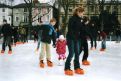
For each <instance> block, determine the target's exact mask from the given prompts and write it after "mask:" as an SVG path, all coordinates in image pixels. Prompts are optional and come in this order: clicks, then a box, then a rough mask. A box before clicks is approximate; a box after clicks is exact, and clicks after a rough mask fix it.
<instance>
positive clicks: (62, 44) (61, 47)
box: [56, 35, 66, 65]
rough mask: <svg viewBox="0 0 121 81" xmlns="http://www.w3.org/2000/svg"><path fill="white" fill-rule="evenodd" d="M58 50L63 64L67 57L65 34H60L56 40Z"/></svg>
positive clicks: (60, 62)
mask: <svg viewBox="0 0 121 81" xmlns="http://www.w3.org/2000/svg"><path fill="white" fill-rule="evenodd" d="M56 52H57V54H58V56H59V57H58V60H59V65H63V63H64V60H65V59H66V55H65V53H66V39H65V38H64V36H63V35H60V36H59V38H58V40H57V42H56Z"/></svg>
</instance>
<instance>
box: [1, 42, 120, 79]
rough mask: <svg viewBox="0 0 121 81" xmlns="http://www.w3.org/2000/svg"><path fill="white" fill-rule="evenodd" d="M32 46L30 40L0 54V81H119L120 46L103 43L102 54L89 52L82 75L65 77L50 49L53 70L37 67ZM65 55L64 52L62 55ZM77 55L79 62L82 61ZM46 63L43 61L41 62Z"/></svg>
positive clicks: (95, 51)
mask: <svg viewBox="0 0 121 81" xmlns="http://www.w3.org/2000/svg"><path fill="white" fill-rule="evenodd" d="M0 48H1V45H0ZM35 48H36V43H33V41H30V42H29V43H27V44H24V45H18V46H17V47H13V54H12V55H8V54H7V52H8V51H7V50H8V49H7V50H6V52H5V54H0V81H120V80H121V44H116V43H115V42H107V49H106V52H100V51H99V49H100V42H98V48H97V49H96V50H94V51H92V50H90V51H89V53H90V55H89V58H88V60H89V61H90V62H91V65H90V66H82V65H81V68H83V69H84V70H85V74H84V75H77V74H74V76H65V75H64V66H59V65H58V56H57V54H56V52H55V48H53V47H51V49H52V51H51V54H52V61H53V62H54V67H52V68H49V67H47V66H46V67H45V68H44V69H42V68H40V67H39V59H38V58H39V52H35ZM67 54H68V52H67V53H66V55H67ZM82 55H83V54H81V56H80V63H81V59H82ZM45 63H46V61H45Z"/></svg>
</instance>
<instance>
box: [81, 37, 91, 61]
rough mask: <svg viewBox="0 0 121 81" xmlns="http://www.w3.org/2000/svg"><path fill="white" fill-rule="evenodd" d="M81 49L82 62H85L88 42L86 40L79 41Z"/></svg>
mask: <svg viewBox="0 0 121 81" xmlns="http://www.w3.org/2000/svg"><path fill="white" fill-rule="evenodd" d="M81 48H82V49H83V51H84V54H83V58H82V61H84V60H87V58H88V55H89V51H88V42H87V40H86V39H82V40H81Z"/></svg>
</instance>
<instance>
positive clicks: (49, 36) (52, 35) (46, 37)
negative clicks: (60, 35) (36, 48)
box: [39, 24, 56, 45]
mask: <svg viewBox="0 0 121 81" xmlns="http://www.w3.org/2000/svg"><path fill="white" fill-rule="evenodd" d="M39 30H42V35H41V36H42V37H41V41H42V42H45V43H48V44H50V43H51V40H53V44H54V45H55V42H56V32H55V30H54V28H53V26H51V25H50V24H48V25H44V24H43V25H41V27H39Z"/></svg>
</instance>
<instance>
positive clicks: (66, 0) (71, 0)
mask: <svg viewBox="0 0 121 81" xmlns="http://www.w3.org/2000/svg"><path fill="white" fill-rule="evenodd" d="M57 1H58V4H59V5H60V6H59V7H61V8H62V9H63V10H64V14H63V21H62V28H61V30H62V33H63V34H64V35H65V33H66V27H67V24H68V14H69V11H68V10H69V7H70V5H73V6H74V5H76V0H57ZM61 8H60V9H61Z"/></svg>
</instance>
